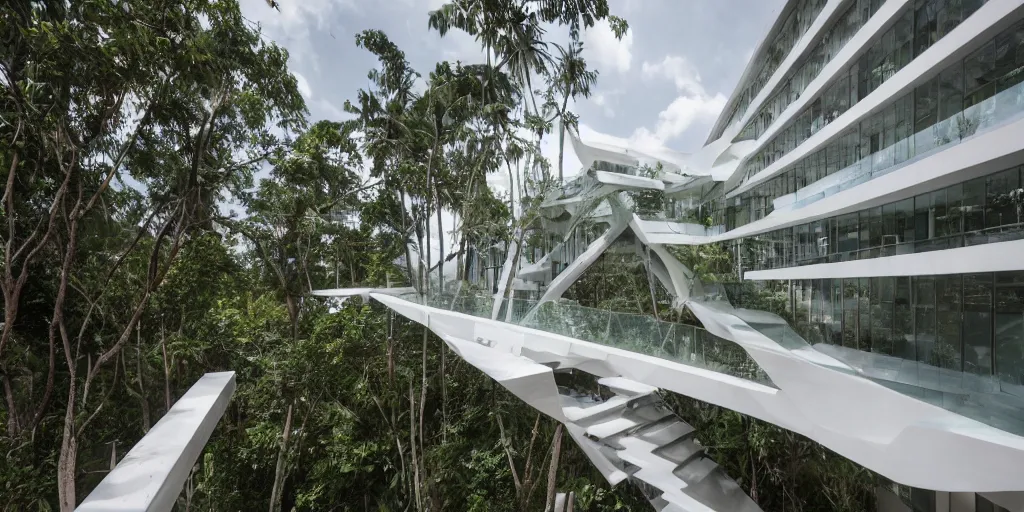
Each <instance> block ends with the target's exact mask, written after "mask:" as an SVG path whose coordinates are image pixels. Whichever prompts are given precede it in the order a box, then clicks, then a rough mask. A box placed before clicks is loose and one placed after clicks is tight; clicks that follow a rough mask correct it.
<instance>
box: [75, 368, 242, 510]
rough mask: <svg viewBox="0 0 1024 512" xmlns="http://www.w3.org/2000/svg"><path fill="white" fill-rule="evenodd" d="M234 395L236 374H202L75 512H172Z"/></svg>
mask: <svg viewBox="0 0 1024 512" xmlns="http://www.w3.org/2000/svg"><path fill="white" fill-rule="evenodd" d="M234 392H235V372H220V373H207V374H206V375H203V376H202V378H200V379H199V380H198V381H196V383H195V384H194V385H193V386H192V387H191V388H190V389H189V390H188V392H187V393H185V395H184V396H182V397H181V398H180V399H178V401H177V402H176V403H175V404H174V406H172V407H171V409H170V410H169V411H167V414H164V416H163V417H162V418H160V421H158V422H156V425H153V428H151V429H150V430H149V433H147V434H146V435H145V436H143V437H142V439H140V440H139V442H138V443H136V444H135V446H134V447H132V449H131V451H129V452H128V454H127V455H125V457H124V459H122V460H121V462H120V463H118V464H117V467H115V468H114V469H113V470H112V471H111V472H110V473H108V474H107V476H106V477H105V478H104V479H103V481H102V482H100V483H99V485H97V486H96V488H95V489H93V490H92V492H91V493H89V495H88V496H86V497H85V500H83V501H82V504H81V505H79V506H78V508H77V509H75V510H76V511H78V512H100V511H104V512H106V511H111V510H117V511H121V512H165V511H170V510H171V509H172V508H173V507H174V503H175V501H177V499H178V496H179V495H180V494H181V489H182V487H183V486H184V485H185V480H186V479H187V478H188V475H189V473H190V472H191V471H192V466H194V465H195V463H196V460H197V459H198V458H199V454H200V453H202V451H203V447H205V446H206V442H207V441H208V440H209V439H210V434H212V433H213V429H214V427H216V426H217V422H218V421H220V417H221V416H223V415H224V410H225V409H227V406H228V402H229V401H230V400H231V395H232V393H234Z"/></svg>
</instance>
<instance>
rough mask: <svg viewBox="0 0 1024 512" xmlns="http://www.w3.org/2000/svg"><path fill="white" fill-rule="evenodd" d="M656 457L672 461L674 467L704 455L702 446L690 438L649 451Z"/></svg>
mask: <svg viewBox="0 0 1024 512" xmlns="http://www.w3.org/2000/svg"><path fill="white" fill-rule="evenodd" d="M651 453H652V454H654V455H657V456H658V457H661V458H663V459H666V460H670V461H672V462H673V463H674V464H675V465H676V467H677V468H678V467H679V466H684V465H686V464H688V463H689V462H690V461H692V460H693V459H694V458H696V457H701V456H703V455H704V448H703V447H702V446H700V445H699V444H697V443H695V442H694V441H693V440H692V439H680V440H679V441H676V442H674V443H671V444H668V445H665V446H662V447H660V448H657V449H656V450H654V451H653V452H651Z"/></svg>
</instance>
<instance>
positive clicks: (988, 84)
mask: <svg viewBox="0 0 1024 512" xmlns="http://www.w3.org/2000/svg"><path fill="white" fill-rule="evenodd" d="M995 49H996V47H995V43H994V42H989V43H987V44H985V46H982V47H981V48H979V49H978V50H977V51H975V52H974V53H972V54H970V55H969V56H968V57H967V58H966V59H965V60H964V108H967V107H971V106H973V105H977V104H979V103H981V102H982V101H984V100H986V99H988V98H991V97H992V96H993V95H995V76H994V75H995Z"/></svg>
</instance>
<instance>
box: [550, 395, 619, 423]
mask: <svg viewBox="0 0 1024 512" xmlns="http://www.w3.org/2000/svg"><path fill="white" fill-rule="evenodd" d="M577 403H578V402H577ZM628 403H629V398H626V397H621V396H613V397H611V398H609V399H608V400H605V401H604V402H602V403H600V404H597V405H592V406H590V407H582V406H579V405H572V406H569V407H562V410H563V411H564V412H565V417H566V419H568V420H569V421H571V422H573V423H578V422H579V421H581V420H584V419H587V418H590V417H596V416H599V415H601V414H604V413H607V412H612V411H615V410H616V409H622V408H625V407H626V404H628Z"/></svg>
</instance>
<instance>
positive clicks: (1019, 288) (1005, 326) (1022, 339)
mask: <svg viewBox="0 0 1024 512" xmlns="http://www.w3.org/2000/svg"><path fill="white" fill-rule="evenodd" d="M995 351H996V372H997V374H998V375H999V380H1000V384H1001V387H1002V389H1003V391H1004V392H1007V393H1011V394H1014V395H1017V396H1024V392H1022V389H1024V388H1022V387H1021V385H1022V384H1024V272H1005V273H997V274H996V279H995Z"/></svg>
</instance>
